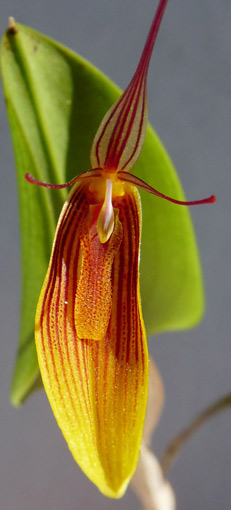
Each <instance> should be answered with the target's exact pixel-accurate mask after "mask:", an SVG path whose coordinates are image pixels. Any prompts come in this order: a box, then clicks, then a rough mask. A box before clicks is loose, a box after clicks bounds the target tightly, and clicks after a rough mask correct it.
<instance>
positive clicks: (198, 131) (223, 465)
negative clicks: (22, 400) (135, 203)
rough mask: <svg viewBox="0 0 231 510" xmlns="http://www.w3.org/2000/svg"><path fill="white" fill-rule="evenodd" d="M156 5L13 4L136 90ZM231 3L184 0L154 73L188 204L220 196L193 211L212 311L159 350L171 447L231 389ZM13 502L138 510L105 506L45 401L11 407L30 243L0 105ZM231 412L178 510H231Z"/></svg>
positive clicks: (156, 346) (169, 22) (4, 12)
mask: <svg viewBox="0 0 231 510" xmlns="http://www.w3.org/2000/svg"><path fill="white" fill-rule="evenodd" d="M156 6H157V0H143V2H142V3H141V2H140V0H113V1H112V0H97V2H93V1H92V0H65V2H63V1H61V0H40V1H39V2H35V1H33V0H32V1H31V0H20V1H19V0H2V1H1V4H0V29H1V33H2V34H3V32H4V30H5V29H6V28H7V23H8V16H14V17H15V19H16V20H17V21H19V22H21V23H23V24H25V25H29V26H31V27H33V28H35V29H36V30H38V31H40V32H42V33H44V34H46V35H48V36H49V37H52V38H54V39H56V40H58V41H59V42H61V43H63V44H65V45H67V46H69V47H70V48H71V49H73V50H74V51H76V52H78V53H79V54H80V55H82V56H84V57H85V58H87V59H88V60H89V61H90V62H92V63H94V65H96V66H97V67H99V69H101V70H102V71H103V72H104V73H105V74H107V75H108V76H109V77H110V78H112V79H113V80H114V81H115V82H116V83H117V84H118V85H119V86H121V87H122V88H125V87H126V85H127V84H128V82H129V80H130V78H131V76H132V74H133V72H134V70H135V67H136V64H137V61H138V57H139V55H140V52H141V49H142V48H143V44H144V40H145V37H146V34H147V31H148V29H149V25H150V23H151V19H152V17H153V14H154V11H155V9H156ZM230 23H231V3H230V2H228V1H227V0H220V1H219V2H218V1H217V0H204V1H203V2H202V1H201V0H194V1H193V2H185V1H183V0H171V1H169V5H168V7H167V10H166V13H165V16H164V20H163V23H162V26H161V30H160V34H159V36H158V39H157V43H156V48H155V51H154V54H153V58H152V62H151V68H150V72H149V82H148V83H149V87H148V98H149V113H150V122H151V123H152V125H153V126H154V128H155V129H156V131H157V133H158V134H159V136H160V137H161V139H162V141H163V142H164V144H165V146H166V148H167V150H168V152H169V154H170V156H171V158H172V160H173V162H174V164H175V166H176V168H177V170H178V173H179V175H180V178H181V181H182V183H183V187H184V189H185V192H186V195H187V197H188V199H190V198H191V199H196V198H200V197H204V196H208V195H210V194H213V193H215V194H216V195H217V197H218V201H217V204H215V205H213V206H206V207H198V208H194V209H192V210H191V213H192V217H193V220H194V225H195V230H196V235H197V239H198V243H199V249H200V254H201V261H202V266H203V274H204V284H205V292H206V313H205V317H204V319H203V321H202V323H201V324H200V325H199V326H198V327H197V328H196V329H193V330H191V331H187V332H181V333H168V334H161V335H157V336H156V337H154V338H151V339H150V341H149V346H150V352H151V355H152V356H153V358H154V359H155V361H156V363H157V366H158V367H159V369H160V372H161V374H162V377H163V380H164V384H165V390H166V402H165V408H164V413H163V415H162V418H161V420H160V423H159V425H158V428H157V430H156V433H155V435H154V438H153V449H154V451H155V452H156V453H157V454H158V455H159V456H161V455H162V453H163V452H164V450H165V447H166V445H167V443H168V442H169V440H170V439H171V438H172V437H173V436H174V435H175V434H176V433H178V432H179V431H180V430H181V429H182V428H183V427H184V426H185V425H186V424H188V423H189V422H190V421H191V420H192V418H193V417H194V416H195V415H196V414H198V413H199V412H200V411H201V410H202V409H203V408H205V407H207V406H208V405H209V404H211V403H212V402H213V401H214V400H216V399H217V398H219V397H221V396H222V395H223V394H226V393H228V392H230V391H231V374H230V358H231V339H230V325H231V313H230V294H231V290H230V289H231V275H230V273H231V271H230V260H231V257H230V255H231V241H230V237H231V236H230V191H231V174H230V145H231V144H230V118H231V115H230V114H231V101H230V90H231V72H230V69H231V66H230V57H231V52H230ZM0 150H1V186H0V222H1V242H0V258H1V272H0V278H1V283H0V324H1V355H0V507H1V508H2V509H4V510H31V509H32V508H33V510H40V509H49V510H61V509H63V508H65V509H67V510H75V509H76V510H77V509H82V508H83V507H84V508H89V509H90V508H92V507H94V508H95V509H101V510H105V509H107V510H116V509H118V510H125V509H126V510H128V509H129V508H132V509H139V508H140V505H139V503H138V502H137V501H136V499H135V496H134V495H133V494H132V492H131V491H130V490H128V492H127V494H126V495H125V497H124V498H123V499H122V500H119V501H114V500H108V499H106V498H104V497H103V496H102V495H101V494H100V493H99V492H98V490H97V489H96V488H95V487H94V486H93V485H92V484H91V483H90V482H89V481H88V480H87V478H86V477H85V476H84V475H83V474H82V472H81V471H80V469H79V468H78V466H77V465H76V464H75V463H74V461H73V459H72V457H71V455H70V453H69V452H68V449H67V447H66V444H65V442H64V440H63V439H62V436H61V433H60V431H59V430H58V427H57V426H56V423H55V420H54V418H53V415H52V413H51V411H50V408H49V404H48V402H47V399H46V396H45V394H44V393H43V392H40V393H37V394H35V395H34V396H32V397H31V398H30V399H29V400H28V401H27V402H26V404H25V405H24V407H22V408H21V409H14V408H12V407H11V405H10V403H9V398H8V394H9V387H10V381H11V375H12V370H13V365H14V359H15V355H16V344H17V338H18V327H19V310H20V244H19V243H20V240H19V225H18V204H17V193H16V183H15V171H14V158H13V154H12V146H11V139H10V134H9V128H8V122H7V118H6V113H5V105H4V99H3V94H2V90H1V96H0ZM230 427H231V413H230V411H229V410H228V411H225V412H223V413H222V414H220V415H218V416H217V417H215V418H214V419H213V420H212V421H210V422H209V423H208V424H207V425H205V426H204V427H203V428H202V429H201V430H200V431H199V432H198V433H197V434H196V435H195V436H194V437H193V438H192V439H191V440H190V441H189V442H188V443H187V445H186V446H185V448H184V449H183V451H182V452H181V455H180V457H179V458H178V459H177V461H176V462H175V464H174V465H173V466H172V468H171V469H170V471H169V473H168V477H169V480H170V482H171V483H172V485H173V488H174V490H175V492H176V497H177V501H178V509H179V510H185V509H187V510H194V509H195V508H196V509H197V510H217V509H219V510H226V509H228V508H230V497H231V486H230V471H231V443H230Z"/></svg>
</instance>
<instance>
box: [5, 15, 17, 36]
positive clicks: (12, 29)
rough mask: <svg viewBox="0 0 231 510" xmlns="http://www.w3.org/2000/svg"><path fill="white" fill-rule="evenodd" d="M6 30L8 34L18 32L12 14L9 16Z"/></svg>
mask: <svg viewBox="0 0 231 510" xmlns="http://www.w3.org/2000/svg"><path fill="white" fill-rule="evenodd" d="M7 32H8V34H10V35H15V34H17V33H18V30H17V28H16V25H15V19H14V17H13V16H9V22H8V29H7Z"/></svg>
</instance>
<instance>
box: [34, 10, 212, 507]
mask: <svg viewBox="0 0 231 510" xmlns="http://www.w3.org/2000/svg"><path fill="white" fill-rule="evenodd" d="M166 5H167V0H160V2H159V5H158V8H157V12H156V15H155V17H154V20H153V22H152V25H151V29H150V32H149V35H148V37H147V40H146V43H145V47H144V50H143V53H142V55H141V58H140V61H139V64H138V67H137V69H136V72H135V74H134V76H133V78H132V80H131V82H130V84H129V85H128V87H127V88H126V90H125V91H124V93H123V94H122V95H121V97H120V99H119V100H118V101H117V102H116V103H115V104H114V105H113V106H112V107H111V108H110V110H109V111H108V112H107V113H106V115H105V117H104V118H103V120H102V122H101V124H100V126H99V128H98V130H97V133H96V135H95V138H94V140H93V143H92V147H91V153H90V158H91V164H92V169H91V170H88V171H86V172H83V173H82V174H80V175H78V176H77V177H75V178H74V179H72V180H71V181H70V182H68V183H66V184H57V185H56V184H46V183H44V182H41V181H38V180H36V179H35V178H33V177H32V176H31V175H30V174H27V175H26V178H27V180H28V181H29V182H31V183H34V184H38V185H41V186H44V187H47V188H50V189H59V188H65V187H68V186H71V185H73V188H72V190H71V192H70V194H69V196H68V198H67V201H66V202H65V204H64V206H63V209H62V212H61V215H60V218H59V222H58V226H57V230H56V235H55V239H54V243H53V248H52V254H51V259H50V263H49V267H48V271H47V274H46V277H45V281H44V284H43V287H42V290H41V294H40V297H39V301H38V306H37V312H36V319H35V338H36V347H37V353H38V360H39V366H40V370H41V375H42V379H43V383H44V387H45V390H46V393H47V396H48V399H49V401H50V404H51V407H52V409H53V412H54V415H55V417H56V420H57V422H58V424H59V426H60V428H61V430H62V433H63V435H64V437H65V438H66V441H67V443H68V446H69V448H70V450H71V452H72V454H73V456H74V458H75V459H76V461H77V462H78V464H79V465H80V467H81V468H82V469H83V471H84V472H85V473H86V475H87V476H88V477H89V478H90V480H92V481H93V482H94V483H95V484H96V485H97V487H98V488H99V489H100V490H101V491H102V492H103V493H104V494H105V495H106V496H109V497H120V496H122V495H123V493H124V491H125V490H126V487H127V485H128V483H129V481H130V479H131V477H132V475H133V473H134V470H135V468H136V465H137V460H138V456H139V450H140V444H141V439H142V431H143V423H144V417H145V412H146V402H147V392H148V364H149V360H148V350H147V340H146V332H145V327H144V323H143V317H142V310H141V301H140V289H139V258H140V237H141V204H140V198H139V193H138V191H137V187H138V188H141V189H144V190H146V191H147V192H149V193H152V194H154V195H156V196H158V197H161V198H164V199H166V200H170V201H171V202H174V203H178V204H183V205H194V204H197V203H209V202H213V201H214V200H215V197H213V196H212V197H209V198H207V199H204V200H199V201H196V202H182V201H178V200H175V199H174V198H170V197H167V196H165V195H164V194H162V193H160V192H159V191H157V190H155V189H154V188H152V187H151V186H149V185H148V184H146V183H145V182H144V181H142V180H141V179H139V178H138V177H135V176H134V175H132V174H131V173H129V171H130V170H131V168H132V167H133V166H134V164H135V162H136V161H137V159H138V157H139V154H140V151H141V149H142V145H143V141H144V137H145V133H146V128H147V122H148V111H147V100H146V82H147V73H148V67H149V61H150V58H151V54H152V50H153V46H154V43H155V40H156V36H157V33H158V30H159V26H160V22H161V19H162V16H163V14H164V10H165V7H166Z"/></svg>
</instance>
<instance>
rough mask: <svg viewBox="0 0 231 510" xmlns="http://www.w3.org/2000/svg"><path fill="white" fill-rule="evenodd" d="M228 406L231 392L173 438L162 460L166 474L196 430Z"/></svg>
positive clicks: (230, 403)
mask: <svg viewBox="0 0 231 510" xmlns="http://www.w3.org/2000/svg"><path fill="white" fill-rule="evenodd" d="M228 407H231V393H230V394H228V395H225V396H224V397H222V398H220V399H219V400H217V401H216V402H215V403H213V404H212V405H211V406H209V407H207V408H206V409H205V410H204V411H202V413H200V414H199V415H198V416H196V418H194V419H193V421H192V422H191V423H190V424H189V425H188V426H187V427H186V428H185V429H184V430H183V431H182V432H180V433H179V434H178V435H177V436H175V437H174V438H173V439H172V441H171V442H170V443H169V445H168V446H167V448H166V450H165V453H164V455H163V458H162V460H161V466H162V469H163V472H164V474H166V473H167V471H168V470H169V468H170V466H171V464H172V463H173V461H174V460H175V458H176V456H177V454H179V452H180V451H181V449H182V448H183V446H184V444H185V443H186V442H187V441H188V440H189V439H190V438H191V437H192V436H193V435H194V434H195V432H197V431H198V430H199V429H200V427H201V426H202V425H204V424H205V423H206V422H207V421H208V420H209V419H210V418H212V417H213V416H215V415H216V414H218V413H220V412H221V411H224V410H225V409H227V408H228Z"/></svg>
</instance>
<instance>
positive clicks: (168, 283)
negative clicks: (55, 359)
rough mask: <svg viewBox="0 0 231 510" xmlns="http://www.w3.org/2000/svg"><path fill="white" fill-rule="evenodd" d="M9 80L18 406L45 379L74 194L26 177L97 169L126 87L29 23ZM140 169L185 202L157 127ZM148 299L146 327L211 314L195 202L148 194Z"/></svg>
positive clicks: (64, 176) (17, 36) (21, 31)
mask: <svg viewBox="0 0 231 510" xmlns="http://www.w3.org/2000/svg"><path fill="white" fill-rule="evenodd" d="M1 63H2V77H3V84H4V91H5V97H6V104H7V111H8V116H9V122H10V129H11V133H12V139H13V146H14V153H15V161H16V168H17V179H18V190H19V206H20V225H21V236H22V309H21V329H20V342H19V349H18V356H17V361H16V367H15V372H14V377H13V383H12V393H11V398H12V402H13V403H14V404H15V405H20V403H22V401H23V400H24V398H25V397H26V396H27V395H28V394H29V393H30V392H31V391H32V389H33V388H34V387H35V386H38V385H39V384H40V383H39V369H38V364H37V357H36V351H35V346H34V333H33V330H34V315H35V308H36V303H37V299H38V295H39V292H40V288H41V286H42V282H43V278H44V276H45V272H46V270H47V266H48V261H49V256H50V250H51V245H52V239H53V236H54V232H55V224H56V222H57V218H58V215H59V212H60V209H61V206H62V204H63V201H64V199H65V196H66V190H55V191H48V190H44V189H42V188H38V187H36V186H32V185H30V184H28V183H27V182H26V181H25V179H24V175H25V173H26V172H30V173H32V174H33V175H34V176H35V177H36V178H37V179H40V180H44V181H48V182H54V183H62V182H65V181H67V180H70V179H71V178H72V177H73V176H75V175H77V174H78V173H80V172H82V171H84V170H87V169H89V168H90V159H89V154H90V147H91V143H92V140H93V137H94V134H95V132H96V130H97V128H98V125H99V123H100V121H101V120H102V117H103V116H104V114H105V112H106V111H107V110H108V108H109V107H110V106H111V104H112V103H113V102H114V101H115V100H116V99H117V98H118V96H119V94H120V90H119V89H118V88H117V87H116V86H115V85H114V84H113V83H112V82H111V81H110V80H108V78H106V77H105V76H104V75H103V74H102V73H100V72H99V71H98V70H97V69H96V68H94V67H93V66H91V65H90V64H89V63H88V62H86V61H85V60H84V59H82V58H81V57H79V56H78V55H75V54H74V53H73V52H71V51H70V50H68V49H67V48H64V47H63V46H61V45H59V44H57V43H55V42H54V41H52V40H50V39H48V38H46V37H45V36H43V35H41V34H39V33H37V32H35V31H34V30H31V29H30V28H27V27H24V26H22V25H19V24H17V25H16V31H14V30H8V31H7V32H6V33H5V35H4V37H3V41H2V54H1ZM134 171H135V172H136V174H137V175H138V176H139V177H141V178H142V179H143V180H145V181H147V182H148V183H149V184H150V185H152V186H154V187H155V188H157V189H159V190H160V191H161V192H163V193H166V194H168V195H171V196H173V197H175V198H178V199H182V197H183V194H182V191H181V187H180V184H179V181H178V178H177V176H176V173H175V171H174V168H173V165H172V163H171V161H170V160H169V158H168V155H167V154H166V151H165V149H164V148H163V146H162V144H161V142H160V141H159V139H158V138H157V136H156V134H155V133H154V132H153V130H152V129H151V128H150V127H149V129H148V132H147V136H146V141H145V144H144V148H143V151H142V154H141V157H140V159H139V161H138V163H137V164H136V167H135V169H134ZM142 203H143V236H142V250H141V295H142V304H143V312H144V319H145V323H146V326H147V331H148V333H149V334H150V333H153V332H155V331H160V330H169V329H182V328H187V327H190V326H192V325H194V324H195V323H196V322H197V321H198V320H199V319H200V317H201V314H202V311H203V293H202V283H201V274H200V266H199V261H198V254H197V248H196V244H195V239H194V234H193V230H192V225H191V221H190V216H189V212H188V210H187V208H185V207H180V206H177V205H173V204H169V203H167V202H165V201H164V200H161V199H159V198H156V197H153V196H151V195H148V194H147V193H146V194H144V193H142Z"/></svg>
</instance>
